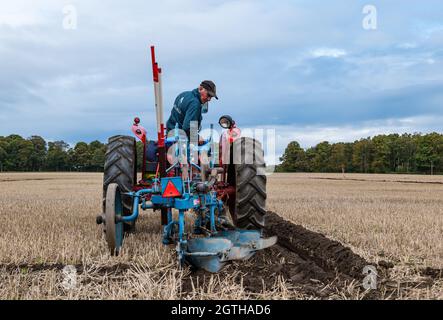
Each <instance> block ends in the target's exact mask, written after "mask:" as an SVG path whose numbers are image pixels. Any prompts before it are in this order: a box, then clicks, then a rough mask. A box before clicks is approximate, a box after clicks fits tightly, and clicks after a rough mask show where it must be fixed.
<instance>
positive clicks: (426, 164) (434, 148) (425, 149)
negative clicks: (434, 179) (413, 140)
mask: <svg viewBox="0 0 443 320" xmlns="http://www.w3.org/2000/svg"><path fill="white" fill-rule="evenodd" d="M417 145H418V149H417V153H416V160H417V165H418V167H419V168H422V169H423V171H424V172H426V171H427V168H429V171H427V172H429V173H430V174H434V172H435V168H436V167H438V168H439V169H440V166H441V165H442V156H443V155H442V153H443V137H442V135H440V134H438V133H435V132H433V133H429V134H426V135H424V136H419V137H418V143H417Z"/></svg>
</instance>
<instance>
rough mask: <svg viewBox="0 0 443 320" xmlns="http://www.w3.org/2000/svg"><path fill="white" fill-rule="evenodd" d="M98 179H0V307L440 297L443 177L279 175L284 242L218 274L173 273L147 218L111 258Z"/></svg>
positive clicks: (155, 223)
mask: <svg viewBox="0 0 443 320" xmlns="http://www.w3.org/2000/svg"><path fill="white" fill-rule="evenodd" d="M102 179H103V176H102V174H99V173H2V174H0V216H1V218H2V221H1V223H0V299H79V298H80V299H443V274H442V270H443V176H417V175H365V174H345V175H342V174H314V173H312V174H311V173H309V174H308V173H294V174H283V173H278V174H273V175H271V176H269V177H268V185H267V192H268V200H267V209H268V210H269V211H268V216H269V218H268V228H267V230H266V233H269V234H277V235H278V236H279V243H278V245H276V246H274V247H272V248H270V249H268V250H265V251H263V252H260V253H258V254H257V255H256V256H255V257H254V258H252V259H250V260H248V261H243V262H235V263H232V264H230V265H228V266H227V267H226V268H224V269H223V270H222V272H220V273H218V274H214V275H213V274H209V273H206V272H202V271H197V272H191V270H189V269H183V270H180V269H178V268H177V265H176V259H175V258H176V257H175V251H174V247H169V246H163V245H162V244H161V226H160V218H159V216H158V213H155V214H153V213H152V212H151V211H146V212H142V214H141V217H140V218H139V219H138V221H137V231H136V233H135V234H131V235H129V236H128V237H127V238H126V240H125V243H124V250H123V252H122V254H121V255H120V256H119V257H110V256H109V254H108V252H107V247H106V243H105V240H104V239H103V235H102V228H101V226H97V225H96V224H95V216H96V215H97V214H98V213H100V210H101V201H102V199H101V196H102ZM67 265H72V266H74V267H75V268H76V270H77V271H76V285H75V286H73V287H72V288H66V286H64V279H65V273H64V268H65V267H66V266H67ZM368 265H371V266H374V267H375V268H376V269H377V274H378V277H377V283H376V288H375V289H372V290H365V289H364V288H363V287H362V283H363V281H364V277H365V275H363V273H362V272H363V268H364V267H365V266H368Z"/></svg>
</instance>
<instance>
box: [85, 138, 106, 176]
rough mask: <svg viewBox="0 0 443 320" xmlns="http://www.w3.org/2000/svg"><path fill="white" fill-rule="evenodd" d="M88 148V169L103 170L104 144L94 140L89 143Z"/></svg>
mask: <svg viewBox="0 0 443 320" xmlns="http://www.w3.org/2000/svg"><path fill="white" fill-rule="evenodd" d="M88 148H89V153H90V154H91V161H90V169H91V170H93V171H96V172H98V171H103V167H104V164H105V153H106V145H105V144H103V143H101V142H100V141H97V140H95V141H92V142H91V143H90V144H89V146H88Z"/></svg>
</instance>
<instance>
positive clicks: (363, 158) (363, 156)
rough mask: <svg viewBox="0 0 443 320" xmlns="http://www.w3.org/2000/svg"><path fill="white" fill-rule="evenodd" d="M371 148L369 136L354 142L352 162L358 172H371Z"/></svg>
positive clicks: (372, 148)
mask: <svg viewBox="0 0 443 320" xmlns="http://www.w3.org/2000/svg"><path fill="white" fill-rule="evenodd" d="M373 150H374V147H373V143H372V140H371V138H366V139H360V140H359V141H355V142H354V148H353V155H352V162H353V165H354V167H355V169H356V170H357V171H358V172H364V173H368V172H371V162H372V160H373Z"/></svg>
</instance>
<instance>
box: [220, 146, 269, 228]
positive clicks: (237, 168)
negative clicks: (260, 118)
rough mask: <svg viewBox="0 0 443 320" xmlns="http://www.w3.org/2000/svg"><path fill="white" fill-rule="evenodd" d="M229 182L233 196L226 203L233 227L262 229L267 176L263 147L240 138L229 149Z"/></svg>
mask: <svg viewBox="0 0 443 320" xmlns="http://www.w3.org/2000/svg"><path fill="white" fill-rule="evenodd" d="M231 155H232V156H231V160H232V161H231V164H230V165H229V168H228V182H229V184H231V185H235V189H236V192H235V196H234V197H231V199H230V200H229V202H228V205H229V211H230V212H231V216H232V218H233V221H234V223H235V225H236V226H237V227H238V228H241V229H256V230H261V229H263V228H264V226H265V215H266V176H265V168H266V165H265V161H264V152H263V148H262V145H261V143H260V142H259V141H257V140H255V139H252V138H247V137H243V138H240V139H238V140H236V141H235V142H234V143H233V146H232V153H231Z"/></svg>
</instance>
